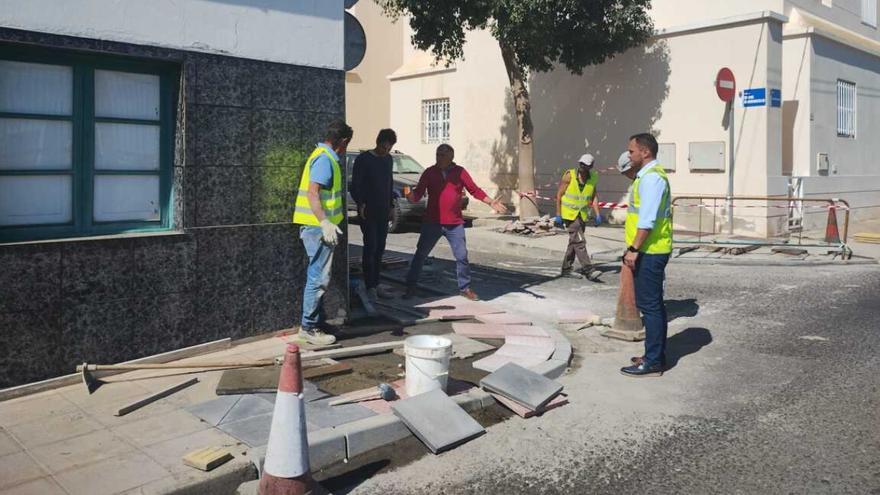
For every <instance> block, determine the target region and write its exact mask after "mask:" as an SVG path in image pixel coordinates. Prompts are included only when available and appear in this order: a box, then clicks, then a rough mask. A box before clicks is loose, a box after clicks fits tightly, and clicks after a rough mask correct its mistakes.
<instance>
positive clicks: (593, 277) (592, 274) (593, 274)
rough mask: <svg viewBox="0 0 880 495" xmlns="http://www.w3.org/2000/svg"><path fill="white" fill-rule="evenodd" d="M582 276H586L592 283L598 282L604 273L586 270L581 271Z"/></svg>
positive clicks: (590, 269)
mask: <svg viewBox="0 0 880 495" xmlns="http://www.w3.org/2000/svg"><path fill="white" fill-rule="evenodd" d="M580 274H581V275H583V276H584V278H586V279H587V280H589V281H590V282H598V281H599V277H601V276H602V272H600V271H599V270H594V269H592V268H584V269H583V270H581V271H580Z"/></svg>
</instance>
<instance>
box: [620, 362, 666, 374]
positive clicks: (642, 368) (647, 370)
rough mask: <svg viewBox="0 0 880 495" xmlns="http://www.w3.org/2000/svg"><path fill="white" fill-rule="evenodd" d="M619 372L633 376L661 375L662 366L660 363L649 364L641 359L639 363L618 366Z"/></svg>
mask: <svg viewBox="0 0 880 495" xmlns="http://www.w3.org/2000/svg"><path fill="white" fill-rule="evenodd" d="M620 372H621V373H622V374H624V375H626V376H631V377H633V378H643V377H647V376H663V367H662V366H660V365H654V366H649V365H647V364H645V362H644V361H643V362H641V363H639V364H634V365H632V366H626V367H624V368H620Z"/></svg>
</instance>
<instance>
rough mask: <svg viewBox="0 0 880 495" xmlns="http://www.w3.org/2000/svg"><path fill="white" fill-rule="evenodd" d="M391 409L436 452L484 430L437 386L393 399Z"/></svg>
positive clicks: (466, 439) (462, 441) (453, 445)
mask: <svg viewBox="0 0 880 495" xmlns="http://www.w3.org/2000/svg"><path fill="white" fill-rule="evenodd" d="M391 409H392V411H394V414H395V415H396V416H397V417H399V418H400V419H401V420H402V421H403V422H404V424H406V426H407V428H409V429H410V431H412V432H413V434H414V435H416V436H417V437H418V438H419V440H421V441H422V442H423V443H424V444H425V445H426V446H427V447H428V449H430V450H431V452H433V453H435V454H437V453H440V452H442V451H444V450H447V449H450V448H452V447H455V446H456V445H459V444H462V443H464V442H466V441H468V440H470V439H472V438H474V437H476V436H478V435H481V434H482V433H484V432H485V431H486V430H484V429H483V427H482V426H480V424H479V423H477V422H476V421H475V420H474V418H472V417H471V416H470V415H469V414H468V413H467V412H465V411H464V409H462V408H461V407H460V406H459V405H458V404H456V403H455V401H453V400H452V399H451V398H449V396H448V395H446V394H445V393H444V392H443V391H442V390H439V389H438V390H432V391H430V392H425V393H423V394H419V395H416V396H415V397H410V398H408V399H403V400H400V401H397V402H394V403H393V404H392V405H391Z"/></svg>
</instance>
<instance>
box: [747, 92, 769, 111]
mask: <svg viewBox="0 0 880 495" xmlns="http://www.w3.org/2000/svg"><path fill="white" fill-rule="evenodd" d="M742 102H743V106H744V107H746V108H748V107H763V106H766V105H767V88H749V89H744V90H743V92H742Z"/></svg>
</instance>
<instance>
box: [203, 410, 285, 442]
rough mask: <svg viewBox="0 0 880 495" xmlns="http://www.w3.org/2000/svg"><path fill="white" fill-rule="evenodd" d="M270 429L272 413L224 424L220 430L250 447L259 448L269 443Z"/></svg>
mask: <svg viewBox="0 0 880 495" xmlns="http://www.w3.org/2000/svg"><path fill="white" fill-rule="evenodd" d="M271 427H272V413H271V412H269V413H267V414H263V415H260V416H252V417H250V418H247V419H243V420H241V421H235V422H232V423H225V424H222V425H220V426H218V427H217V428H220V429H221V430H222V431H223V432H224V433H227V434H229V435H231V436H233V437H235V438H237V439H239V440H241V441H242V442H244V443H246V444H248V445H249V446H251V447H259V446H261V445H266V444H267V443H269V430H270V429H271Z"/></svg>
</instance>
